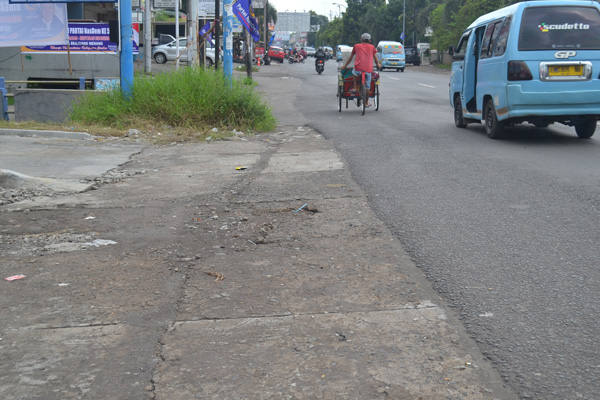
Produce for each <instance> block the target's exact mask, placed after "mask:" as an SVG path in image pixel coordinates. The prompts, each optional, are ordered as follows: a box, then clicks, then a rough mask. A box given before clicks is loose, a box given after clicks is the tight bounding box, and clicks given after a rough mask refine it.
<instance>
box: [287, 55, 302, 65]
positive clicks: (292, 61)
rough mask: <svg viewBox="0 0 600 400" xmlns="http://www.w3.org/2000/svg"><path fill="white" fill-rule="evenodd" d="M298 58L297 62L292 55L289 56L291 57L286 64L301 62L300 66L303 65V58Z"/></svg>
mask: <svg viewBox="0 0 600 400" xmlns="http://www.w3.org/2000/svg"><path fill="white" fill-rule="evenodd" d="M298 58H299V60H297V59H296V58H295V57H294V56H293V55H291V56H290V57H289V58H288V62H289V63H290V64H294V63H299V62H301V63H302V64H304V57H302V56H298Z"/></svg>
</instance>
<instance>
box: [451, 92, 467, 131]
mask: <svg viewBox="0 0 600 400" xmlns="http://www.w3.org/2000/svg"><path fill="white" fill-rule="evenodd" d="M454 125H456V127H457V128H465V127H466V126H467V124H466V122H465V119H464V118H463V111H462V102H461V101H460V96H456V98H455V99H454Z"/></svg>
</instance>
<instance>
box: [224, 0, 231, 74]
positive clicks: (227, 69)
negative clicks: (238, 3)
mask: <svg viewBox="0 0 600 400" xmlns="http://www.w3.org/2000/svg"><path fill="white" fill-rule="evenodd" d="M232 31H233V0H223V41H224V42H225V43H223V44H224V46H223V49H224V50H223V75H225V78H227V79H228V80H229V81H231V79H232V78H233V36H232Z"/></svg>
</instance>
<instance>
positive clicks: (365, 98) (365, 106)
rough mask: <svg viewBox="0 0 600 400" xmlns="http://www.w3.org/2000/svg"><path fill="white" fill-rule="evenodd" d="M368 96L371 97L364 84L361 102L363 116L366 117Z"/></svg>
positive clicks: (361, 89)
mask: <svg viewBox="0 0 600 400" xmlns="http://www.w3.org/2000/svg"><path fill="white" fill-rule="evenodd" d="M367 96H369V93H368V92H367V87H366V86H365V85H364V84H362V85H360V99H361V101H360V102H361V103H362V104H361V105H362V115H365V110H366V109H367V99H368V97H367Z"/></svg>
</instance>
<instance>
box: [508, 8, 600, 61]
mask: <svg viewBox="0 0 600 400" xmlns="http://www.w3.org/2000/svg"><path fill="white" fill-rule="evenodd" d="M557 49H575V50H598V49H600V13H598V9H597V8H595V7H585V6H575V7H574V6H547V7H527V8H526V9H525V10H524V12H523V20H522V21H521V32H520V34H519V50H522V51H528V50H557Z"/></svg>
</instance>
